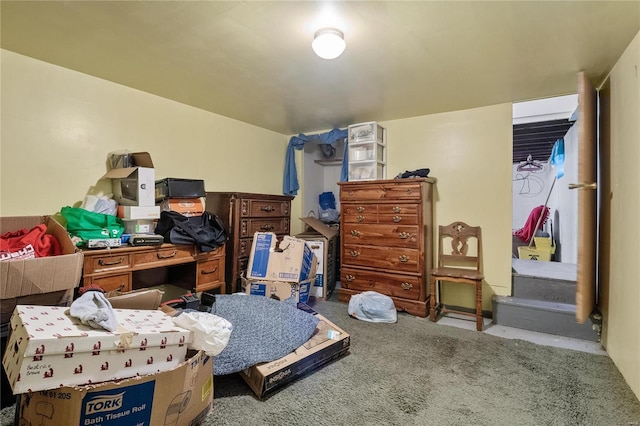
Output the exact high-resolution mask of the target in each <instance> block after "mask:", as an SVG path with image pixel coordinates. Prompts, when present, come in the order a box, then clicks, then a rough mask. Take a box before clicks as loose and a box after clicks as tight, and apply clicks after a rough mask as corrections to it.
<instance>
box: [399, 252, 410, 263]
mask: <svg viewBox="0 0 640 426" xmlns="http://www.w3.org/2000/svg"><path fill="white" fill-rule="evenodd" d="M398 259H399V260H400V262H402V263H407V262H408V261H409V256H407V255H405V254H402V255H400V256H398Z"/></svg>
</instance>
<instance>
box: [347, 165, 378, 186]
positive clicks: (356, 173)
mask: <svg viewBox="0 0 640 426" xmlns="http://www.w3.org/2000/svg"><path fill="white" fill-rule="evenodd" d="M384 178H385V176H384V164H382V163H378V162H375V161H372V162H370V163H361V164H349V182H351V181H355V180H375V179H384Z"/></svg>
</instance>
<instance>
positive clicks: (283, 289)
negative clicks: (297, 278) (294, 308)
mask: <svg viewBox="0 0 640 426" xmlns="http://www.w3.org/2000/svg"><path fill="white" fill-rule="evenodd" d="M242 280H243V287H244V288H245V293H247V294H251V295H254V296H265V297H270V298H272V299H276V300H286V299H288V298H290V297H293V298H294V299H295V301H296V302H297V303H309V296H310V292H311V288H312V285H311V282H312V280H304V281H303V282H301V283H286V282H283V281H251V280H247V279H246V278H244V277H243V278H242ZM313 281H315V280H313Z"/></svg>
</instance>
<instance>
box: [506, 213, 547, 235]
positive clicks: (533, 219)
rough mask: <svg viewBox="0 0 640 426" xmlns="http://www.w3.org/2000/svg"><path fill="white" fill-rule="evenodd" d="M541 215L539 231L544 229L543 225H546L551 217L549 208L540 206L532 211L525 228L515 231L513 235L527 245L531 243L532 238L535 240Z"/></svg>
mask: <svg viewBox="0 0 640 426" xmlns="http://www.w3.org/2000/svg"><path fill="white" fill-rule="evenodd" d="M540 215H542V220H540V225H538V229H542V225H544V223H545V222H546V221H547V217H548V216H549V207H545V206H538V207H535V208H534V209H533V210H531V213H529V217H528V218H527V221H526V222H525V224H524V226H523V227H522V228H520V229H518V230H516V231H513V235H515V236H516V237H518V238H520V239H521V240H522V241H524V242H526V243H528V242H529V241H531V238H533V236H534V235H535V233H536V223H538V220H539V219H540Z"/></svg>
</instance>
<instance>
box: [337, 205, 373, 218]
mask: <svg viewBox="0 0 640 426" xmlns="http://www.w3.org/2000/svg"><path fill="white" fill-rule="evenodd" d="M341 208H342V212H341V213H340V214H341V215H342V220H343V221H344V222H348V223H377V222H378V206H377V205H375V204H357V203H356V204H342V205H341Z"/></svg>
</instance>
